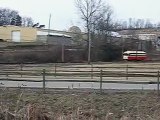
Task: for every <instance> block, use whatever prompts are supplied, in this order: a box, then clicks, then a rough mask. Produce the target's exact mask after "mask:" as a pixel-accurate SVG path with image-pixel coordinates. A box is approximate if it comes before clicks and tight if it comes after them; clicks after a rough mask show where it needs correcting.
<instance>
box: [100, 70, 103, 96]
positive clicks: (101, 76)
mask: <svg viewBox="0 0 160 120" xmlns="http://www.w3.org/2000/svg"><path fill="white" fill-rule="evenodd" d="M102 72H103V71H102V70H101V71H100V93H102V78H103V74H102Z"/></svg>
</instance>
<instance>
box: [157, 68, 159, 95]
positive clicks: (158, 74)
mask: <svg viewBox="0 0 160 120" xmlns="http://www.w3.org/2000/svg"><path fill="white" fill-rule="evenodd" d="M157 93H158V96H159V71H158V75H157Z"/></svg>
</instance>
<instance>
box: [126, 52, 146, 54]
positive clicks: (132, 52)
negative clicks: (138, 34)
mask: <svg viewBox="0 0 160 120" xmlns="http://www.w3.org/2000/svg"><path fill="white" fill-rule="evenodd" d="M124 53H128V54H129V53H144V54H146V52H144V51H125V52H124Z"/></svg>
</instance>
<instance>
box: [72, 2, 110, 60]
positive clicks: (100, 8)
mask: <svg viewBox="0 0 160 120" xmlns="http://www.w3.org/2000/svg"><path fill="white" fill-rule="evenodd" d="M75 1H76V7H77V8H78V11H79V13H80V15H81V18H82V20H83V21H84V22H85V27H86V29H87V33H88V34H87V38H88V39H87V41H88V63H90V61H91V54H90V53H91V32H93V31H94V30H95V26H96V24H97V21H99V20H100V19H102V18H103V17H105V14H104V13H106V11H108V7H106V6H105V4H104V2H103V1H102V0H75ZM110 15H111V14H110V12H108V16H110ZM106 20H107V19H106ZM108 20H109V19H108Z"/></svg>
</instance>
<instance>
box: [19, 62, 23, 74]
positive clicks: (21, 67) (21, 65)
mask: <svg viewBox="0 0 160 120" xmlns="http://www.w3.org/2000/svg"><path fill="white" fill-rule="evenodd" d="M20 69H21V77H22V71H23V64H22V63H21V64H20Z"/></svg>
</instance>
